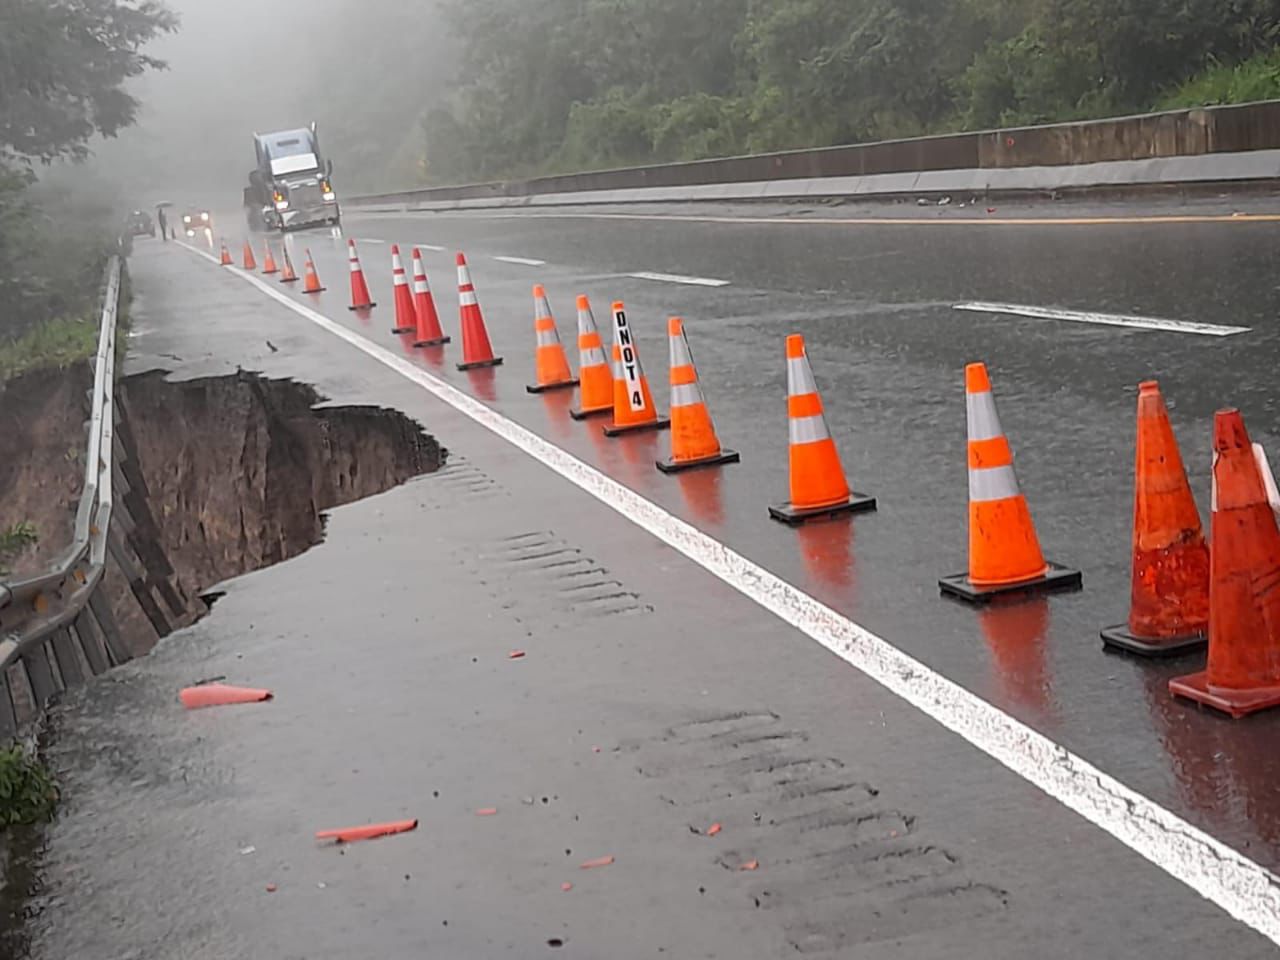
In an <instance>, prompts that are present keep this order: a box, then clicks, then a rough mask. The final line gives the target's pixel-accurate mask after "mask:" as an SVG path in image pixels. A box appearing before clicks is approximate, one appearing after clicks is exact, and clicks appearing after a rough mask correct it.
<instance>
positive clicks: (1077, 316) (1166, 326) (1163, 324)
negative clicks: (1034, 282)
mask: <svg viewBox="0 0 1280 960" xmlns="http://www.w3.org/2000/svg"><path fill="white" fill-rule="evenodd" d="M955 309H956V310H968V311H970V312H971V313H1003V314H1009V315H1011V316H1015V317H1033V318H1035V319H1036V320H1070V321H1072V322H1074V323H1100V324H1102V325H1104V326H1108V327H1136V328H1138V329H1140V330H1163V331H1165V332H1166V333H1198V334H1200V335H1202V336H1206V337H1229V336H1231V335H1232V334H1233V333H1248V332H1249V331H1250V330H1251V329H1253V328H1252V327H1226V326H1219V325H1218V324H1213V323H1195V322H1194V321H1190V320H1164V319H1161V318H1160V317H1134V316H1127V315H1125V314H1118V313H1094V312H1092V311H1088V310H1059V309H1058V308H1057V307H1031V306H1026V305H1025V304H1019V303H985V302H982V301H973V302H970V303H957V304H956V305H955Z"/></svg>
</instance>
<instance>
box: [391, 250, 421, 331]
mask: <svg viewBox="0 0 1280 960" xmlns="http://www.w3.org/2000/svg"><path fill="white" fill-rule="evenodd" d="M391 283H392V287H393V289H394V291H395V306H396V321H395V326H393V327H392V328H391V332H392V333H413V332H414V331H415V330H417V329H418V317H417V315H416V314H415V313H414V310H413V293H412V291H410V290H409V277H408V275H407V274H406V273H405V272H404V262H403V261H402V260H401V259H400V245H399V244H397V243H393V244H392V245H391Z"/></svg>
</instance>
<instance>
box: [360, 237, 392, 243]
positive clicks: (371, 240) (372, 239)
mask: <svg viewBox="0 0 1280 960" xmlns="http://www.w3.org/2000/svg"><path fill="white" fill-rule="evenodd" d="M386 242H387V241H385V240H379V239H378V238H377V237H356V243H383V244H385V243H386Z"/></svg>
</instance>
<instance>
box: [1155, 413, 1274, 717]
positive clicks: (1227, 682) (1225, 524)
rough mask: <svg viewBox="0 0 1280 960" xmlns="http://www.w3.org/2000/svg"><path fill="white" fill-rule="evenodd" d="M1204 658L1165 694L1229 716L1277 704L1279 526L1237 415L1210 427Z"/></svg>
mask: <svg viewBox="0 0 1280 960" xmlns="http://www.w3.org/2000/svg"><path fill="white" fill-rule="evenodd" d="M1213 455H1214V457H1213V480H1214V493H1215V496H1214V503H1213V518H1212V521H1211V523H1210V528H1209V538H1210V548H1209V658H1208V662H1207V664H1206V666H1205V669H1204V670H1202V671H1200V672H1199V673H1193V674H1190V675H1189V676H1185V677H1176V678H1174V679H1173V680H1170V681H1169V690H1170V691H1171V692H1172V693H1174V694H1176V695H1178V696H1180V697H1186V698H1188V699H1190V700H1195V701H1197V702H1199V703H1203V704H1205V705H1206V706H1209V707H1213V708H1214V709H1217V710H1221V711H1223V712H1224V713H1229V714H1231V716H1233V717H1242V716H1244V715H1245V714H1249V713H1254V712H1256V711H1258V710H1265V709H1267V708H1268V707H1274V706H1280V529H1277V526H1276V517H1275V514H1274V513H1273V512H1272V510H1271V505H1270V504H1269V503H1268V502H1267V490H1266V486H1265V483H1264V480H1263V477H1262V472H1261V470H1260V469H1259V467H1258V461H1257V458H1256V456H1255V454H1254V451H1253V447H1252V444H1251V443H1250V441H1249V434H1248V433H1247V432H1246V431H1245V427H1244V418H1242V417H1241V416H1240V411H1239V410H1220V411H1218V413H1217V415H1216V416H1215V417H1214V422H1213Z"/></svg>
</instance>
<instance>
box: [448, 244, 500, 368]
mask: <svg viewBox="0 0 1280 960" xmlns="http://www.w3.org/2000/svg"><path fill="white" fill-rule="evenodd" d="M458 313H459V320H460V321H461V325H462V362H461V363H460V364H458V369H459V370H474V369H476V368H477V367H496V366H498V365H499V364H501V363H502V358H501V357H496V356H494V354H493V346H492V345H491V344H490V343H489V331H488V330H486V329H485V326H484V314H483V313H481V312H480V300H479V298H478V297H477V296H476V286H475V284H474V283H472V282H471V269H470V268H469V267H468V266H467V258H466V257H465V256H464V255H462V254H461V253H460V254H458Z"/></svg>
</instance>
